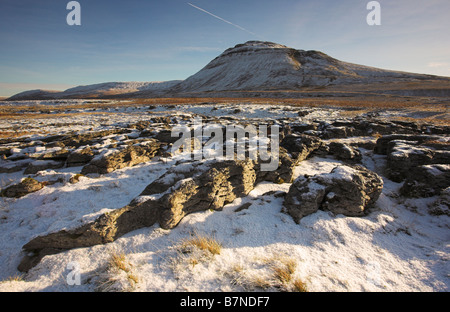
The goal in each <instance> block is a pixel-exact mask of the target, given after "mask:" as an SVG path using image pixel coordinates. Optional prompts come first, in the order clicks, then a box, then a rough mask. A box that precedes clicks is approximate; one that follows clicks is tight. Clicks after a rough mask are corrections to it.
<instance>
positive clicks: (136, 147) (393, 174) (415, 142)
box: [0, 108, 450, 272]
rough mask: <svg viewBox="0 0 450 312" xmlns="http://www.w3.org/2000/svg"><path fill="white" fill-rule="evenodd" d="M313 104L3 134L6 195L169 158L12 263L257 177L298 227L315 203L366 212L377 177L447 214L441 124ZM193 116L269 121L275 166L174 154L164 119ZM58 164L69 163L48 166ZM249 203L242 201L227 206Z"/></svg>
mask: <svg viewBox="0 0 450 312" xmlns="http://www.w3.org/2000/svg"><path fill="white" fill-rule="evenodd" d="M216 109H217V108H216ZM214 110H215V109H214V108H211V112H213V111H214ZM313 111H314V110H310V109H298V108H289V112H290V114H291V115H290V116H287V117H286V116H283V117H277V116H275V117H273V118H262V119H261V118H252V117H251V116H250V117H248V118H247V117H245V118H242V117H241V116H236V114H239V113H241V114H242V113H243V112H242V110H240V111H239V109H236V110H235V111H234V112H233V113H232V114H229V115H227V116H226V117H218V116H214V114H206V113H205V114H200V113H193V114H192V113H186V112H185V113H180V112H177V111H175V112H174V111H170V112H164V113H161V114H159V115H158V116H151V115H150V116H148V117H143V118H141V120H139V121H137V122H128V124H126V125H124V124H123V123H122V124H121V125H120V126H117V127H109V129H107V130H97V131H96V130H93V131H81V132H79V133H66V134H55V135H53V134H52V135H47V136H40V137H38V138H36V137H30V138H21V139H3V140H1V141H0V154H1V155H2V158H3V160H2V161H1V164H0V173H2V174H4V175H15V177H20V176H22V177H23V179H22V178H20V179H18V180H17V182H16V183H13V184H11V185H9V186H5V187H4V188H3V189H2V196H3V197H4V198H15V199H14V200H20V199H21V198H24V197H27V196H31V194H39V192H43V190H45V189H46V188H52V187H53V188H57V187H58V186H59V185H75V184H77V183H80V182H79V181H80V180H83V179H99V178H101V177H102V176H105V177H106V176H108V175H111V174H112V173H114V172H116V171H120V170H123V169H125V168H131V167H135V166H139V165H142V164H146V163H149V162H155V161H156V162H165V163H171V164H172V165H170V166H167V170H165V171H161V172H160V174H159V176H156V177H155V178H154V179H152V180H151V181H149V183H148V185H147V186H146V187H145V188H142V189H141V190H137V192H138V194H139V195H138V196H136V197H134V198H132V200H131V201H130V202H129V204H127V205H124V206H123V207H121V208H117V209H110V210H108V211H107V212H105V213H99V212H97V214H96V216H95V218H90V219H88V220H73V221H72V224H71V225H70V226H63V227H61V228H60V229H59V230H58V229H57V227H52V229H51V230H47V231H43V232H42V233H36V232H34V235H32V237H31V238H30V239H29V241H28V242H26V243H25V244H23V246H18V248H19V249H20V248H22V249H23V251H22V252H20V251H17V252H15V254H16V255H17V257H18V258H17V259H16V260H15V261H14V262H15V263H16V264H17V267H18V270H19V271H21V272H28V271H30V270H33V268H34V267H35V266H37V265H39V263H40V262H41V261H42V259H43V258H45V257H51V256H50V255H56V254H60V253H64V252H67V251H68V250H71V249H74V248H86V247H92V246H96V245H103V244H109V243H112V242H114V241H116V240H118V239H119V238H121V237H123V236H124V235H126V234H128V233H131V232H132V231H136V230H138V229H142V228H148V227H152V226H157V227H160V228H162V229H164V230H170V229H174V228H176V227H177V226H178V225H179V224H180V222H182V220H183V219H184V218H185V217H186V216H188V215H190V214H192V213H197V212H202V211H221V210H222V209H224V207H225V206H227V205H228V204H231V203H233V202H235V201H236V200H239V199H242V198H245V197H246V196H248V195H249V194H250V193H251V192H252V191H253V190H255V189H256V188H257V187H258V185H261V183H262V184H264V183H271V184H273V185H285V186H286V187H285V188H284V191H272V192H268V193H265V194H264V195H265V196H273V198H277V199H281V200H282V208H281V212H282V213H285V214H286V215H288V216H290V217H291V218H292V220H293V221H294V222H295V223H297V224H300V225H299V226H301V220H302V219H303V218H306V217H308V216H310V215H312V214H314V213H317V212H318V211H325V212H328V213H330V214H331V215H333V216H335V217H337V216H346V217H351V218H359V217H365V216H367V215H369V214H370V213H372V212H373V211H376V210H377V201H378V199H379V198H380V196H381V195H382V193H383V187H384V185H385V183H386V181H388V183H390V184H391V183H399V188H398V189H397V191H396V193H395V194H394V193H392V192H391V193H390V196H392V197H396V198H400V199H402V198H403V199H404V200H405V201H406V200H407V199H409V198H413V199H414V198H424V199H425V198H431V199H432V201H428V202H427V204H426V207H422V208H424V209H425V210H426V211H427V213H428V214H429V215H430V216H435V217H436V218H437V217H439V216H441V217H449V216H450V206H449V205H450V127H448V126H436V125H429V124H428V125H427V124H419V123H415V122H399V121H390V120H387V119H386V118H380V117H378V116H376V115H373V114H365V115H362V116H357V117H354V118H339V119H336V118H329V119H322V118H315V117H314V114H313ZM308 115H310V117H308ZM193 117H196V118H201V119H202V122H203V124H204V125H207V124H213V123H214V124H219V125H223V126H225V125H230V124H233V125H236V124H239V125H243V126H245V125H248V124H260V123H261V122H264V123H266V124H269V125H277V126H278V127H279V129H280V141H279V145H280V149H279V159H278V168H277V170H275V171H262V170H261V160H260V159H256V160H251V159H246V160H225V161H220V160H214V159H203V160H194V159H193V158H192V157H186V154H185V155H184V157H180V156H179V155H178V156H177V155H173V154H172V153H171V146H172V145H173V143H174V142H175V141H176V140H177V139H178V138H177V137H172V136H171V129H172V128H173V127H175V126H176V125H180V124H183V125H186V126H193ZM203 139H204V142H205V141H207V140H208V139H209V138H208V137H204V138H203ZM224 144H229V142H225V143H224ZM224 146H225V145H224ZM314 159H322V160H328V161H330V168H329V169H328V170H327V171H326V172H321V173H317V174H313V175H311V174H309V172H308V173H302V171H301V170H300V169H299V168H301V165H302V163H303V162H305V161H312V160H314ZM375 159H377V161H375ZM380 160H381V162H380ZM380 163H381V164H382V165H381V166H380V165H379V164H380ZM374 164H375V165H374ZM70 168H72V169H75V172H74V170H72V169H70ZM45 172H52V173H53V174H49V175H46V174H43V173H45ZM57 172H71V174H65V175H64V174H63V175H59V176H58V175H57V174H56V173H57ZM46 177H52V178H53V177H58V178H57V179H46ZM36 196H37V195H36ZM11 200H13V199H11ZM36 200H37V199H36ZM250 206H251V203H250V202H244V203H243V204H242V205H238V207H236V209H235V211H237V212H239V211H245V210H247V209H249V207H250ZM6 219H7V217H5V220H6ZM5 222H7V221H5ZM447 230H448V223H447ZM403 231H405V232H409V231H410V229H408V228H403ZM20 258H21V259H20Z"/></svg>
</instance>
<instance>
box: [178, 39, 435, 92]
mask: <svg viewBox="0 0 450 312" xmlns="http://www.w3.org/2000/svg"><path fill="white" fill-rule="evenodd" d="M430 78H436V77H434V76H430V75H421V74H412V73H405V72H398V71H390V70H384V69H378V68H373V67H368V66H362V65H357V64H351V63H346V62H342V61H339V60H337V59H334V58H332V57H330V56H328V55H326V54H324V53H322V52H319V51H304V50H296V49H292V48H289V47H286V46H283V45H280V44H276V43H271V42H261V41H249V42H246V43H245V44H239V45H236V46H235V47H234V48H230V49H228V50H226V51H225V52H223V53H222V54H221V55H220V56H218V57H217V58H215V59H214V60H213V61H211V62H210V63H209V64H208V65H207V66H206V67H204V68H203V69H202V70H200V71H199V72H198V73H196V74H195V75H193V76H191V77H189V78H188V79H186V80H185V81H183V82H182V83H180V84H179V85H177V86H176V88H175V90H177V91H179V92H201V91H230V90H252V91H254V90H298V89H300V88H302V87H309V86H327V85H330V84H332V85H336V84H337V85H339V84H355V83H374V82H389V81H393V80H396V81H398V80H418V79H419V80H423V79H430Z"/></svg>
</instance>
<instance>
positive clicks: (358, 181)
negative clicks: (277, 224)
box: [284, 165, 383, 222]
mask: <svg viewBox="0 0 450 312" xmlns="http://www.w3.org/2000/svg"><path fill="white" fill-rule="evenodd" d="M382 189H383V180H382V179H381V178H380V177H379V176H378V175H377V174H376V173H374V172H372V171H370V170H368V169H366V168H364V167H362V166H359V165H351V166H350V165H345V166H338V167H336V168H334V169H333V170H332V171H331V173H324V174H319V175H315V176H300V177H298V178H297V179H296V180H295V181H294V183H293V184H292V185H291V187H290V189H289V192H288V193H287V194H286V197H285V201H284V206H285V207H286V208H287V212H288V213H289V214H290V215H291V216H292V217H293V218H294V220H295V221H296V222H299V221H300V219H301V218H303V217H305V216H307V215H310V214H312V213H314V212H316V211H317V210H319V209H321V210H327V211H331V212H333V213H335V214H343V215H345V216H363V215H364V214H366V212H367V209H368V208H369V207H370V206H371V205H372V204H374V203H375V202H376V201H377V199H378V197H379V196H380V194H381V191H382Z"/></svg>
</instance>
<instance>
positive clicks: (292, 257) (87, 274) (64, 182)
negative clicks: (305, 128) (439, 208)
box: [0, 104, 450, 292]
mask: <svg viewBox="0 0 450 312" xmlns="http://www.w3.org/2000/svg"><path fill="white" fill-rule="evenodd" d="M121 109H122V110H123V111H117V112H116V113H115V114H114V115H108V117H107V118H105V116H102V115H101V112H99V114H98V115H88V116H87V115H76V116H74V117H73V118H70V117H64V118H63V120H61V119H58V122H60V123H61V122H70V123H72V126H71V127H70V129H66V130H67V131H86V130H88V129H91V128H95V129H97V130H98V129H105V128H108V127H113V126H116V125H121V124H124V125H125V124H127V123H130V122H137V121H139V120H145V119H146V118H149V117H153V116H157V115H162V116H163V115H165V114H167V113H168V112H170V114H173V113H177V114H187V115H191V116H194V115H195V114H203V115H207V116H217V117H220V116H227V115H228V116H234V117H241V118H248V119H251V118H256V119H260V121H261V122H263V121H267V120H269V119H282V118H298V114H297V111H298V109H296V110H294V109H292V110H290V109H289V107H281V106H280V107H276V108H270V107H268V106H267V107H266V106H255V105H237V104H236V105H231V106H230V105H225V104H224V105H222V106H221V105H218V106H214V105H202V106H195V105H185V106H179V107H177V108H176V109H175V110H173V109H170V110H167V107H158V108H157V109H154V110H152V114H150V115H146V114H143V111H144V110H143V109H142V108H121ZM236 109H239V110H240V111H235V110H236ZM309 110H311V113H310V114H309V115H308V116H307V117H305V118H304V119H303V120H304V121H305V122H307V121H311V120H317V119H319V120H334V119H335V118H336V117H337V113H336V111H334V110H332V109H330V110H320V109H309ZM66 118H67V119H66ZM16 122H17V123H20V124H21V125H22V126H23V125H25V124H27V125H28V126H29V127H31V128H33V127H34V128H36V129H40V130H41V131H42V132H43V133H44V132H49V133H54V134H56V133H55V131H57V130H58V127H57V126H55V125H53V124H52V123H55V120H49V119H45V120H44V119H43V120H39V119H33V120H31V119H30V120H20V121H16ZM39 122H42V123H44V124H39ZM7 126H10V125H8V124H6V123H5V121H3V122H2V124H0V127H2V128H6V127H7ZM59 130H61V129H59ZM347 140H348V139H347ZM361 151H362V153H363V164H364V165H365V166H366V167H367V168H368V169H370V170H373V171H375V172H377V173H379V174H382V168H383V165H384V162H385V156H380V155H373V153H371V152H369V151H367V150H364V149H361ZM18 152H20V151H18ZM176 161H177V159H175V158H173V159H172V158H168V159H166V158H163V159H160V158H156V159H154V160H152V161H150V162H148V163H143V164H140V165H137V166H134V167H130V168H124V169H120V170H117V171H115V172H112V173H109V174H105V175H100V176H97V177H89V178H88V177H81V178H80V182H78V183H76V184H72V183H69V182H68V180H69V178H70V177H71V176H73V175H74V174H76V173H79V172H80V170H81V168H80V167H73V168H63V169H57V170H46V171H44V172H41V173H39V174H38V175H37V176H36V177H35V178H36V179H37V180H42V181H43V180H45V181H49V180H57V179H58V178H59V179H60V182H58V183H56V184H53V185H49V186H47V187H45V188H43V189H42V190H40V191H38V192H36V193H32V194H29V195H27V196H25V197H23V198H20V199H8V198H2V199H1V206H0V233H2V235H1V237H0V280H2V282H0V291H95V290H99V289H100V290H116V291H243V290H244V291H249V290H250V291H251V290H268V291H278V290H280V285H279V283H278V284H277V282H276V279H275V277H274V267H276V266H277V265H279V264H280V263H288V262H289V263H293V264H294V265H293V267H294V271H293V272H292V275H293V278H292V281H291V282H286V284H285V285H284V287H285V288H284V289H283V290H292V289H294V286H293V281H294V280H301V281H302V282H303V283H304V284H305V285H306V288H307V290H308V291H358V292H359V291H449V289H450V265H449V260H450V231H449V224H450V223H449V217H448V216H446V215H441V216H436V215H430V214H429V213H428V211H427V209H428V208H427V205H428V204H429V203H431V202H433V200H435V199H436V198H427V199H407V200H405V199H404V198H401V197H399V195H398V192H397V191H398V189H399V188H400V187H401V184H400V183H394V182H392V181H390V180H388V179H386V178H384V189H383V193H382V195H381V196H380V198H379V200H378V201H377V203H376V206H375V207H374V208H373V209H372V210H371V212H370V214H369V215H368V216H366V217H345V216H343V215H337V216H333V215H331V214H330V213H328V212H324V211H319V212H317V213H314V214H312V215H310V216H307V217H305V218H303V219H302V220H301V221H300V223H299V224H296V223H295V222H294V221H293V219H292V218H291V217H290V216H289V215H288V214H287V213H285V212H284V211H283V204H282V203H283V198H282V197H280V196H277V194H278V193H277V191H284V192H286V191H288V189H289V187H290V184H288V183H283V184H273V183H268V182H263V183H261V184H259V185H258V186H257V187H256V188H255V189H254V190H253V191H251V192H250V193H249V194H248V196H246V197H244V198H238V199H236V200H235V201H234V202H233V203H231V204H228V205H226V206H225V207H224V209H223V211H209V210H208V211H204V212H198V213H194V214H191V215H188V216H186V217H185V218H184V219H183V220H182V221H181V223H180V224H179V225H178V226H177V227H176V228H175V229H172V230H163V229H161V228H160V227H159V226H158V225H157V224H156V225H154V226H152V227H149V228H143V229H140V230H136V231H133V232H131V233H128V234H126V235H124V236H123V237H121V238H119V239H118V240H116V241H115V242H112V243H108V244H105V245H97V246H94V247H89V248H78V249H73V250H69V251H66V252H62V253H59V254H56V255H49V256H46V257H44V258H43V259H42V261H41V262H40V263H39V264H38V265H37V266H36V267H34V268H33V269H31V270H30V271H29V272H28V273H26V274H21V273H20V272H18V271H17V266H18V264H19V263H20V260H21V258H22V257H23V252H22V250H21V248H22V246H23V245H24V244H26V243H27V242H29V241H30V239H32V238H33V237H36V236H38V235H42V234H45V233H51V232H55V231H59V230H61V229H64V228H69V227H74V226H76V225H78V224H81V223H83V222H86V221H87V220H93V219H94V218H95V217H96V216H98V215H99V214H101V213H104V212H105V211H108V210H110V209H116V208H121V207H123V206H126V205H127V204H129V203H130V201H131V200H132V199H134V198H135V197H137V196H138V195H139V194H140V193H141V192H142V190H143V189H145V187H146V186H147V185H148V184H150V183H151V182H152V181H154V180H155V179H157V178H158V177H160V176H161V175H162V174H163V173H164V172H166V171H167V170H168V169H169V168H170V167H171V166H173V165H174V164H175V163H176ZM338 163H340V162H339V161H337V160H335V159H332V158H318V157H314V158H311V159H308V160H306V161H303V162H301V163H300V165H299V166H297V167H296V169H295V174H296V175H297V176H298V175H303V174H309V175H313V174H318V173H324V172H330V171H331V170H332V169H333V168H334V167H335V166H336V164H338ZM22 177H23V171H22V172H16V173H2V174H0V179H1V180H2V186H4V185H6V184H10V183H13V182H15V181H18V180H20V178H22ZM245 203H249V206H248V207H247V208H246V209H239V208H240V207H242V205H243V204H245ZM195 235H200V236H201V235H204V236H207V237H213V238H214V239H215V240H216V241H217V242H219V243H220V244H221V246H222V248H221V249H220V253H219V254H214V255H213V254H207V253H205V252H202V251H200V250H197V251H196V252H185V251H183V246H182V245H183V242H184V241H185V240H187V239H189V238H192V237H193V236H195ZM117 255H122V256H123V259H122V260H123V262H124V263H125V267H126V268H122V269H116V270H112V269H111V266H109V267H108V263H109V264H110V263H111V261H110V260H111V257H112V256H116V257H117ZM76 273H79V277H80V283H77V282H75V284H74V283H73V281H74V276H77V275H76ZM75 281H76V280H75ZM263 281H264V282H263ZM77 284H79V285H77Z"/></svg>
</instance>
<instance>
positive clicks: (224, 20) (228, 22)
mask: <svg viewBox="0 0 450 312" xmlns="http://www.w3.org/2000/svg"><path fill="white" fill-rule="evenodd" d="M188 4H189V5H190V6H191V7H194V8H196V9H197V10H200V11H202V12H205V13H206V14H209V15H211V16H212V17H215V18H217V19H219V20H221V21H223V22H225V23H227V24H230V25H232V26H234V27H236V28H239V29H240V30H243V31H245V32H248V33H249V34H251V35H253V36H256V37H259V36H258V35H257V34H255V33H253V32H251V31H250V30H247V29H245V28H244V27H241V26H239V25H236V24H233V23H232V22H230V21H227V20H226V19H223V18H221V17H220V16H217V15H214V14H212V13H210V12H208V11H206V10H204V9H202V8H199V7H198V6H195V5H193V4H192V3H189V2H188Z"/></svg>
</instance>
